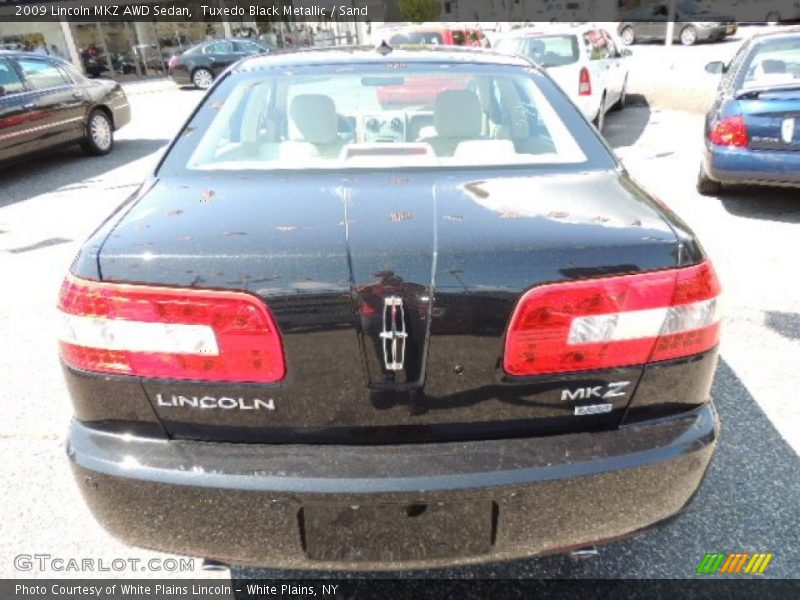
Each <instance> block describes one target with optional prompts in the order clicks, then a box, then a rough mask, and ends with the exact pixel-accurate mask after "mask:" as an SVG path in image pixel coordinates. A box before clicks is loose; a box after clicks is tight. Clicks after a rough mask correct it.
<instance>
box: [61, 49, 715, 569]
mask: <svg viewBox="0 0 800 600" xmlns="http://www.w3.org/2000/svg"><path fill="white" fill-rule="evenodd" d="M423 84H424V85H426V86H428V87H433V86H435V87H436V88H437V89H440V90H441V91H440V92H439V93H438V95H436V97H435V99H434V101H433V102H432V103H425V104H419V103H417V102H416V101H415V100H413V99H410V100H408V101H407V102H405V103H394V104H393V105H392V107H391V108H385V107H384V105H382V104H381V102H380V100H379V98H380V95H381V94H380V92H381V90H384V89H386V88H392V87H395V88H396V87H397V86H403V85H409V86H420V85H423ZM719 291H720V285H719V282H718V280H717V277H716V275H715V273H714V269H713V267H712V265H711V263H710V261H709V259H708V257H707V256H706V255H705V253H704V251H703V249H702V247H701V246H700V244H699V243H698V241H697V239H696V238H695V236H694V235H693V234H692V232H691V231H690V230H689V229H688V228H687V226H686V225H685V224H684V223H683V222H682V221H681V220H680V219H679V218H678V217H676V216H675V215H674V214H673V213H672V212H670V211H669V210H668V209H666V208H665V207H664V206H663V205H661V204H660V203H659V202H658V201H657V200H655V199H654V198H653V197H652V196H650V195H649V194H648V193H647V192H646V191H645V190H643V189H642V188H641V187H639V186H638V185H637V184H636V182H634V181H633V180H632V179H631V178H630V177H629V176H628V174H627V173H626V172H625V170H624V169H623V168H622V166H621V165H620V163H619V162H618V161H617V159H616V158H615V157H614V155H613V154H612V153H611V151H610V150H609V149H608V147H607V146H606V145H605V144H604V142H603V140H602V139H601V138H600V136H599V134H598V133H597V131H596V130H595V129H594V128H593V127H592V126H591V125H590V124H589V123H588V122H587V121H586V119H585V118H584V117H583V116H582V115H581V113H580V112H579V110H578V109H577V108H576V107H575V106H574V105H573V104H572V102H570V100H569V98H567V97H566V96H565V95H564V93H563V92H561V91H560V90H559V88H558V86H557V85H556V84H555V83H554V82H553V81H552V80H551V79H550V78H549V77H548V76H547V75H546V74H545V73H544V72H543V71H542V70H540V69H539V68H538V67H535V66H533V65H532V64H531V63H529V62H527V61H525V60H524V59H522V58H519V57H512V56H505V55H501V54H496V53H493V52H489V51H483V52H481V51H474V50H465V51H456V50H453V49H445V48H442V49H436V50H434V49H429V50H421V49H412V48H409V49H395V50H392V49H390V48H386V47H384V48H382V49H381V50H380V51H375V50H373V49H345V50H342V49H338V50H333V49H332V50H327V51H319V50H317V51H308V52H297V53H293V54H285V55H277V54H276V55H269V56H260V57H253V58H250V59H246V60H244V61H242V62H240V63H239V64H238V65H237V66H236V67H234V68H233V69H232V70H230V71H227V72H226V74H225V75H224V76H223V77H221V78H220V79H219V80H218V81H217V82H216V83H215V85H214V86H213V87H212V88H211V90H210V91H209V92H208V94H207V96H206V97H205V98H204V99H203V101H202V102H201V104H200V106H199V107H198V108H197V110H196V111H195V113H194V114H193V115H192V116H191V117H190V118H189V120H188V122H187V123H186V124H185V125H184V127H183V129H182V130H181V132H180V133H179V134H178V135H177V137H176V138H175V140H174V141H173V142H172V144H171V146H170V147H169V149H168V151H167V153H166V155H165V156H164V158H163V159H162V161H161V163H160V164H159V165H158V167H157V168H156V169H155V171H154V172H153V174H152V176H151V177H150V178H148V179H147V181H145V182H144V183H143V184H142V186H141V187H140V188H139V189H138V190H137V191H136V192H135V193H134V194H133V195H132V196H131V197H130V198H129V199H128V200H127V201H126V202H125V204H124V205H123V206H121V207H120V208H119V210H118V211H117V212H116V213H115V214H114V215H113V216H112V217H111V218H110V219H108V220H107V221H106V222H105V223H104V224H103V225H102V226H101V227H100V228H99V229H98V230H97V231H96V232H95V233H94V234H93V235H92V236H91V237H90V239H89V240H88V241H87V242H86V243H85V245H84V246H83V248H82V250H81V251H80V253H79V255H78V256H77V257H76V259H75V261H74V263H73V265H72V268H71V270H70V272H69V274H68V275H67V277H66V279H65V281H64V283H63V286H62V288H61V293H60V298H59V310H60V312H61V314H62V317H63V330H62V331H61V333H60V352H61V359H62V362H63V367H64V373H65V377H66V380H67V383H68V387H69V390H70V394H71V396H72V401H73V404H74V415H75V416H74V420H73V421H72V423H71V425H70V431H69V442H68V446H67V447H68V450H67V451H68V455H69V458H70V460H71V463H72V466H73V469H74V471H75V474H76V476H77V481H78V484H79V486H80V488H81V490H82V492H83V495H84V497H85V499H86V501H87V503H88V504H89V506H90V507H91V510H92V511H93V513H94V515H95V516H96V518H97V519H98V520H99V521H100V523H102V524H103V525H104V526H105V527H106V528H107V529H108V530H109V531H110V532H111V533H113V534H114V535H116V536H118V537H119V538H121V539H123V540H125V541H127V542H129V543H132V544H138V545H142V546H147V547H152V548H159V549H162V550H166V551H171V552H177V553H182V554H190V555H196V556H202V557H206V558H209V559H216V560H217V561H222V562H225V563H229V564H231V563H252V564H260V565H270V566H272V567H283V568H320V569H353V568H355V569H401V568H417V567H432V566H443V565H452V564H467V563H475V562H481V561H492V560H501V559H511V558H515V557H523V556H530V555H535V554H540V553H544V552H553V551H564V550H566V549H569V548H576V547H582V546H586V545H590V544H594V543H597V542H600V541H603V540H608V539H611V538H616V537H619V536H622V535H627V534H631V533H634V532H637V531H639V530H642V529H644V528H647V527H648V526H651V525H653V524H656V523H659V522H662V521H665V520H666V519H668V518H670V517H672V516H673V515H675V514H676V513H678V512H679V511H681V510H682V509H683V508H684V507H685V506H686V505H687V503H688V502H689V500H690V499H691V498H692V496H693V494H694V492H695V491H696V490H697V488H698V486H699V485H700V483H701V481H702V479H703V476H704V474H705V472H706V469H707V467H708V465H709V461H710V460H711V456H712V453H713V450H714V448H715V445H716V443H717V435H718V421H717V415H716V411H715V409H714V407H713V404H712V402H711V399H710V397H709V390H710V386H711V380H712V378H713V375H714V371H715V366H716V363H717V345H718V335H719V326H720V324H719V316H718V312H717V310H716V298H717V296H718V294H719ZM132 507H135V509H133V508H132Z"/></svg>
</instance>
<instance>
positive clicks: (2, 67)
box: [0, 60, 25, 94]
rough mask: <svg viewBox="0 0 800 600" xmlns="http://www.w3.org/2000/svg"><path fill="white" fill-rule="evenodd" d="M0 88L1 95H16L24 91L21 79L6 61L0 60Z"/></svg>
mask: <svg viewBox="0 0 800 600" xmlns="http://www.w3.org/2000/svg"><path fill="white" fill-rule="evenodd" d="M0 86H2V88H3V94H17V93H19V92H22V91H24V90H25V86H24V85H23V84H22V79H20V77H19V75H18V74H17V72H16V71H15V70H14V67H12V66H11V63H10V62H8V61H7V60H0Z"/></svg>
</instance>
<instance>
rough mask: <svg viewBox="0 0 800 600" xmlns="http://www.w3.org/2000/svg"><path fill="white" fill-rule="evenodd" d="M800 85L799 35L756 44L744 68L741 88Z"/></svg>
mask: <svg viewBox="0 0 800 600" xmlns="http://www.w3.org/2000/svg"><path fill="white" fill-rule="evenodd" d="M787 84H788V85H791V84H798V85H800V37H797V38H790V39H785V40H775V41H772V42H764V43H762V44H759V45H757V46H756V47H755V48H754V50H753V53H752V54H751V55H750V61H749V63H748V64H747V67H746V69H745V70H744V79H743V80H742V87H743V88H753V87H764V86H772V85H775V86H781V85H787Z"/></svg>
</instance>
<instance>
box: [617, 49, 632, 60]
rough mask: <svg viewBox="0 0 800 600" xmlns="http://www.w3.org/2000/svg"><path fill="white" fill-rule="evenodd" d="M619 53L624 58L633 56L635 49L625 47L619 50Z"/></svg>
mask: <svg viewBox="0 0 800 600" xmlns="http://www.w3.org/2000/svg"><path fill="white" fill-rule="evenodd" d="M619 55H620V56H621V57H622V58H625V57H626V56H633V50H631V49H630V48H623V49H622V50H620V51H619Z"/></svg>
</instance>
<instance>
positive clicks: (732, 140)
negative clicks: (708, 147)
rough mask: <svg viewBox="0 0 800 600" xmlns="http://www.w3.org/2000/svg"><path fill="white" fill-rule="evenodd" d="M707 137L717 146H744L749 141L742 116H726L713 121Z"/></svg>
mask: <svg viewBox="0 0 800 600" xmlns="http://www.w3.org/2000/svg"><path fill="white" fill-rule="evenodd" d="M708 139H709V141H710V142H711V143H712V144H715V145H717V146H739V147H746V146H747V144H748V143H749V142H750V138H749V136H748V135H747V125H746V124H745V122H744V117H742V116H735V117H727V118H725V119H722V120H720V121H717V122H716V123H714V126H713V127H712V128H711V131H710V132H709V134H708Z"/></svg>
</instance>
